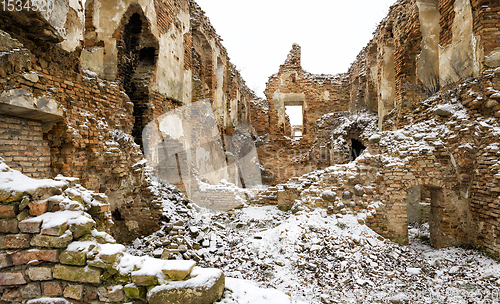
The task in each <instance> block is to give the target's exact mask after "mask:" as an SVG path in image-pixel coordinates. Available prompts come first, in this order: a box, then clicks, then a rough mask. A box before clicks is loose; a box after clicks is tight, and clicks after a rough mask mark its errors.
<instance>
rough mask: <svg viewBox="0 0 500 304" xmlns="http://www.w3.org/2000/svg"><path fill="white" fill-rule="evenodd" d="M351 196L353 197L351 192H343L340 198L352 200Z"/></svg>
mask: <svg viewBox="0 0 500 304" xmlns="http://www.w3.org/2000/svg"><path fill="white" fill-rule="evenodd" d="M352 195H353V194H352V192H351V191H344V192H343V193H342V198H343V199H351V198H352Z"/></svg>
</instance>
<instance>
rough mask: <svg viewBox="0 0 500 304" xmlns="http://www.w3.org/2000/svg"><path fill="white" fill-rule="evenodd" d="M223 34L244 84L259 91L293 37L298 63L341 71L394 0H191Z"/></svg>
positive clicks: (308, 68)
mask: <svg viewBox="0 0 500 304" xmlns="http://www.w3.org/2000/svg"><path fill="white" fill-rule="evenodd" d="M196 2H197V3H198V4H199V5H200V6H201V8H202V9H203V10H204V11H205V12H206V14H207V16H208V17H209V18H210V21H211V23H212V25H213V26H214V28H215V30H216V31H217V33H218V34H219V35H220V36H221V37H222V39H223V42H222V43H223V45H224V46H225V47H226V49H227V50H228V53H229V57H230V59H231V62H232V63H234V64H235V65H236V66H237V67H238V69H239V70H240V71H241V74H242V75H243V78H244V79H245V81H246V83H247V85H248V87H250V88H251V89H253V90H254V91H255V93H256V94H257V95H259V96H261V97H264V93H263V91H264V89H265V86H266V82H267V80H268V78H269V76H271V75H272V74H274V73H276V72H278V69H279V66H280V64H283V62H284V61H285V59H286V56H287V55H288V52H289V51H290V50H291V48H292V44H293V43H298V44H299V45H300V46H301V47H302V67H303V68H304V70H306V71H308V72H311V73H316V74H337V73H342V72H347V69H348V68H349V65H350V64H351V62H353V61H354V60H355V59H356V56H357V55H358V53H359V52H360V51H361V49H362V48H363V47H364V46H366V45H367V44H368V42H369V41H370V39H371V38H372V33H373V31H374V30H375V28H376V26H377V25H378V23H379V22H380V21H381V20H382V19H383V18H384V17H385V16H386V15H387V13H388V11H389V7H390V6H391V5H392V4H394V3H395V2H396V0H356V1H347V0H342V1H340V0H307V1H304V0H196Z"/></svg>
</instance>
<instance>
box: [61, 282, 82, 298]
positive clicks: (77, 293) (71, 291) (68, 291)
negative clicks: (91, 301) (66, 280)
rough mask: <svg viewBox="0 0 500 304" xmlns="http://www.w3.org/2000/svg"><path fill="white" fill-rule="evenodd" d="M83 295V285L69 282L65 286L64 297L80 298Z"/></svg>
mask: <svg viewBox="0 0 500 304" xmlns="http://www.w3.org/2000/svg"><path fill="white" fill-rule="evenodd" d="M82 296H83V285H72V284H69V285H68V286H66V288H64V297H65V298H70V299H75V300H80V299H81V298H82Z"/></svg>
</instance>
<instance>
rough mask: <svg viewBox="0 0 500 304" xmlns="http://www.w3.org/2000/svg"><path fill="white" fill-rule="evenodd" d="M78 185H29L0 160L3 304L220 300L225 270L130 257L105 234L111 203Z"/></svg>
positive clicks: (58, 181)
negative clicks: (223, 271)
mask: <svg viewBox="0 0 500 304" xmlns="http://www.w3.org/2000/svg"><path fill="white" fill-rule="evenodd" d="M78 182H79V180H78V179H77V178H67V177H63V176H62V175H58V176H57V177H56V178H55V179H54V180H52V179H36V180H35V179H31V178H29V177H27V176H25V175H23V174H21V173H20V172H19V171H15V170H12V169H11V168H9V167H8V166H7V165H6V164H5V163H4V162H3V159H1V158H0V301H2V303H28V304H44V303H62V304H66V303H109V302H112V303H131V302H134V303H181V302H182V303H206V304H209V303H213V302H215V301H217V300H219V299H220V297H221V296H222V292H223V290H224V282H225V280H224V274H223V273H222V271H220V270H217V269H203V268H199V267H196V266H195V265H196V263H195V262H194V261H189V260H184V261H168V259H167V260H160V259H155V258H151V257H146V256H142V257H141V256H132V255H130V254H128V253H126V252H125V246H123V245H120V244H116V241H115V240H114V239H113V237H111V235H109V234H108V233H107V232H109V231H110V228H111V226H112V225H113V221H112V216H111V212H110V205H109V203H108V201H107V197H106V195H104V194H102V193H96V192H93V191H89V190H87V189H85V188H83V187H82V186H81V185H79V184H78ZM177 228H178V227H177ZM177 228H176V229H177Z"/></svg>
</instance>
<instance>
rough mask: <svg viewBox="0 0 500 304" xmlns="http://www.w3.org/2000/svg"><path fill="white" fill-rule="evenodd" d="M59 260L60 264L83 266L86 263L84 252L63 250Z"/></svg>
mask: <svg viewBox="0 0 500 304" xmlns="http://www.w3.org/2000/svg"><path fill="white" fill-rule="evenodd" d="M59 260H60V261H61V263H62V264H66V265H74V266H85V265H86V262H87V253H86V252H84V251H70V250H64V251H63V252H61V254H60V255H59Z"/></svg>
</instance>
